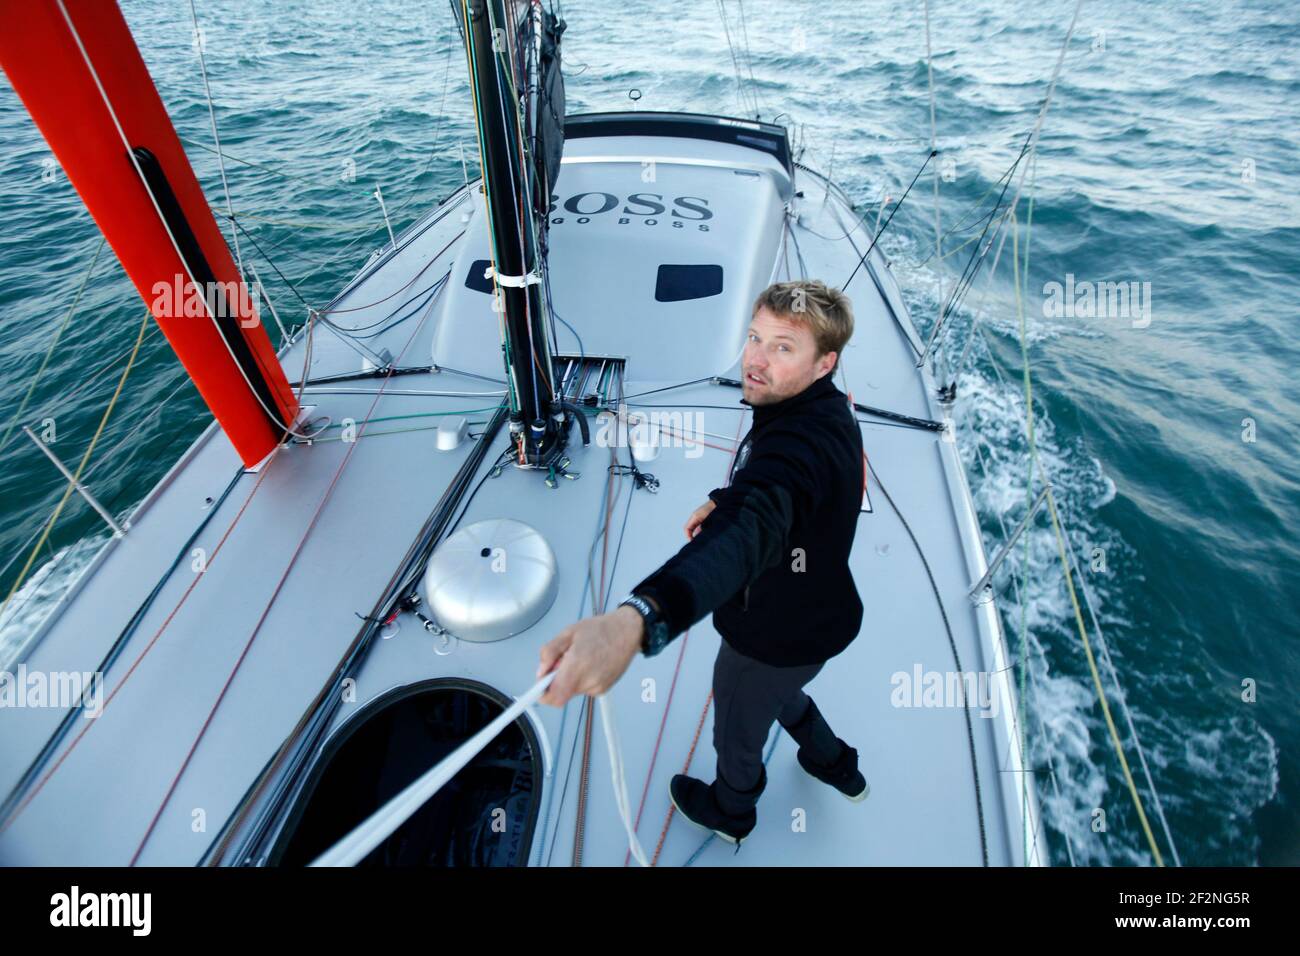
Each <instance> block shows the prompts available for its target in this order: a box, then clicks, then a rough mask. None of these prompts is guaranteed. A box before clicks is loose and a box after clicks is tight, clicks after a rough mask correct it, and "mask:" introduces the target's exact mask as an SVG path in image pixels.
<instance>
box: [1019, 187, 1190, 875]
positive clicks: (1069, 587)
mask: <svg viewBox="0 0 1300 956" xmlns="http://www.w3.org/2000/svg"><path fill="white" fill-rule="evenodd" d="M1010 218H1011V259H1012V262H1014V263H1015V287H1016V311H1017V312H1018V313H1019V318H1020V349H1021V354H1022V355H1023V357H1024V369H1025V418H1026V424H1027V426H1028V437H1029V460H1030V474H1031V475H1032V474H1033V470H1034V468H1035V467H1036V466H1037V464H1038V443H1037V441H1036V440H1035V438H1034V405H1033V397H1034V396H1033V386H1032V384H1031V380H1030V376H1029V351H1028V348H1029V346H1028V342H1027V340H1026V336H1025V315H1024V303H1023V301H1022V299H1021V296H1020V252H1019V229H1018V223H1017V221H1016V214H1015V210H1014V209H1013V210H1012V211H1011V215H1010ZM1026 238H1027V237H1026ZM1025 273H1026V274H1025V278H1026V279H1028V277H1029V276H1028V268H1026V270H1025ZM1039 471H1040V472H1041V474H1042V476H1043V483H1044V484H1046V485H1047V508H1048V512H1049V513H1050V514H1051V516H1052V529H1053V531H1054V532H1055V534H1056V547H1057V551H1058V552H1059V554H1060V558H1061V568H1062V570H1063V571H1064V572H1065V589H1066V591H1068V592H1069V595H1070V606H1071V607H1072V608H1073V610H1074V620H1075V623H1076V624H1077V625H1078V627H1079V637H1080V639H1081V640H1082V641H1083V652H1084V655H1085V656H1086V657H1087V658H1088V669H1089V670H1090V671H1091V672H1092V685H1093V688H1094V689H1095V690H1096V692H1097V702H1098V703H1099V704H1101V712H1102V715H1103V716H1104V717H1105V718H1106V729H1107V730H1108V731H1109V732H1110V739H1111V742H1112V743H1113V744H1114V745H1115V753H1116V754H1117V755H1118V756H1119V765H1120V768H1121V769H1122V770H1123V771H1124V782H1125V783H1126V784H1127V785H1128V791H1129V794H1130V795H1131V796H1132V798H1133V806H1134V807H1136V808H1137V814H1138V820H1139V822H1141V824H1142V832H1143V833H1145V834H1146V838H1147V844H1148V845H1149V846H1150V847H1151V854H1152V856H1154V857H1155V861H1156V866H1164V865H1165V861H1164V857H1163V856H1161V855H1160V847H1159V846H1157V845H1156V838H1155V834H1154V833H1152V832H1151V824H1150V822H1149V821H1148V820H1147V815H1146V811H1145V810H1144V809H1143V807H1142V797H1141V796H1140V795H1139V794H1138V791H1137V784H1135V783H1134V781H1133V773H1132V771H1131V770H1129V765H1128V758H1127V757H1125V756H1124V745H1123V744H1121V743H1120V739H1119V732H1118V731H1117V730H1116V729H1115V720H1114V718H1113V717H1111V713H1110V704H1109V703H1107V701H1106V691H1105V688H1103V687H1102V685H1101V674H1100V673H1099V672H1098V670H1097V661H1096V659H1095V658H1094V657H1093V654H1092V644H1091V642H1090V641H1089V640H1088V628H1087V627H1086V626H1085V625H1084V623H1083V611H1082V610H1081V609H1080V608H1079V598H1078V596H1077V595H1076V594H1075V592H1074V577H1073V575H1072V574H1071V573H1070V562H1069V559H1068V558H1067V557H1066V552H1065V536H1064V535H1063V534H1062V532H1061V522H1060V519H1059V518H1058V516H1057V513H1056V499H1055V498H1054V496H1053V494H1052V480H1051V478H1050V477H1049V476H1048V474H1047V472H1046V470H1044V469H1039ZM1031 491H1032V489H1031Z"/></svg>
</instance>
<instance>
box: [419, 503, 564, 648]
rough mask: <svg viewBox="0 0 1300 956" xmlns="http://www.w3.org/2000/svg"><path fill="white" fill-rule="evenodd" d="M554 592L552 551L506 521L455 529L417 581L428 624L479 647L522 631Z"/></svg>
mask: <svg viewBox="0 0 1300 956" xmlns="http://www.w3.org/2000/svg"><path fill="white" fill-rule="evenodd" d="M558 591H559V578H558V575H557V568H556V562H555V552H554V551H552V550H551V546H550V545H549V544H547V543H546V539H545V538H543V537H542V535H541V533H540V532H538V531H537V529H536V528H533V527H530V526H529V525H526V524H524V523H523V522H522V521H515V520H513V519H511V518H489V519H488V520H486V521H476V522H475V523H474V524H471V525H468V526H466V527H464V528H461V529H460V530H459V531H457V532H456V533H455V534H453V535H451V536H450V537H449V538H447V540H446V541H444V542H443V543H442V544H440V545H439V546H438V548H437V550H435V551H434V552H433V556H432V557H431V558H430V559H429V565H428V567H427V568H426V569H425V572H424V578H423V579H422V580H421V581H420V596H421V597H422V598H423V599H424V603H425V606H426V607H428V608H429V609H430V611H431V612H432V616H433V619H434V620H435V621H437V622H438V624H440V625H442V626H443V627H445V628H446V629H447V630H448V631H450V632H451V633H452V634H454V635H455V636H456V637H458V638H460V639H461V640H463V641H476V642H480V643H486V642H488V641H500V640H503V639H504V638H507V637H510V636H512V635H514V634H518V633H520V632H522V631H526V630H527V629H528V628H530V627H532V626H533V625H534V624H536V623H537V622H538V621H539V620H540V619H541V618H542V616H543V615H544V614H545V613H546V612H547V611H549V610H550V609H551V605H552V604H553V603H554V602H555V595H556V593H557V592H558Z"/></svg>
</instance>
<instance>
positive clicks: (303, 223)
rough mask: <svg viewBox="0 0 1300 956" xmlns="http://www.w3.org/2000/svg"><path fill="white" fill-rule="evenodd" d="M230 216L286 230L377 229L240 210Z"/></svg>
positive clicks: (373, 226)
mask: <svg viewBox="0 0 1300 956" xmlns="http://www.w3.org/2000/svg"><path fill="white" fill-rule="evenodd" d="M212 211H213V212H220V213H223V214H226V211H225V210H224V209H222V208H221V207H220V206H212ZM230 215H234V216H237V217H238V218H240V219H251V220H253V221H254V222H264V223H266V224H267V225H268V226H283V227H284V228H286V229H326V230H334V231H335V232H374V231H375V229H376V228H377V227H376V226H375V225H374V224H373V223H366V224H364V225H362V224H357V225H355V226H354V225H349V224H347V223H328V222H308V221H307V220H305V219H271V218H270V217H269V216H262V215H258V214H257V213H253V212H249V211H248V210H247V209H240V210H239V211H238V212H236V211H235V210H233V209H232V210H230V213H229V214H226V218H230Z"/></svg>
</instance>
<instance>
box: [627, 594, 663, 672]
mask: <svg viewBox="0 0 1300 956" xmlns="http://www.w3.org/2000/svg"><path fill="white" fill-rule="evenodd" d="M624 604H626V605H627V606H628V607H630V608H632V609H633V610H634V611H636V612H637V613H638V614H640V615H641V619H642V620H643V621H644V622H645V634H644V635H642V637H641V653H642V654H644V655H645V656H646V657H654V656H655V655H656V654H658V653H659V652H660V651H662V650H663V649H664V648H665V647H667V646H668V643H669V641H668V622H667V621H665V620H664V618H663V615H662V614H660V613H659V612H658V611H656V610H655V609H654V605H652V604H651V603H650V602H649V601H647V600H646V599H645V598H643V597H641V596H640V595H638V594H630V595H628V597H627V598H626V599H624V600H623V601H622V602H621V603H620V604H619V607H622V606H623V605H624Z"/></svg>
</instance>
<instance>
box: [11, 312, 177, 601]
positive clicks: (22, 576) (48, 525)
mask: <svg viewBox="0 0 1300 956" xmlns="http://www.w3.org/2000/svg"><path fill="white" fill-rule="evenodd" d="M152 317H153V315H152V313H150V312H148V311H146V312H145V314H144V321H142V322H141V323H140V332H139V334H137V335H136V339H135V348H133V349H132V350H131V358H130V359H129V360H128V361H127V363H126V368H124V369H123V370H122V377H121V378H120V379H118V382H117V388H116V389H115V390H114V391H113V397H112V398H110V399H109V400H108V407H107V408H105V409H104V415H103V417H102V418H100V420H99V427H98V428H96V429H95V434H94V436H93V437H92V438H91V439H90V444H89V445H88V446H87V447H86V451H85V454H83V455H82V456H81V461H80V462H79V463H78V464H77V470H76V472H74V473H73V475H72V480H71V481H69V482H68V487H67V488H65V489H64V491H63V497H62V498H60V499H59V503H58V505H56V506H55V508H54V513H53V514H51V515H50V517H49V518H48V519H47V520H46V522H45V530H44V531H43V532H42V533H41V539H40V540H39V541H37V542H36V546H35V547H34V548H32V553H31V554H29V555H28V556H27V563H26V564H24V565H23V569H22V570H21V571H19V572H18V577H17V578H15V579H14V583H13V585H12V586H11V587H10V588H9V593H8V594H7V595H5V602H4V604H3V605H0V618H3V617H4V612H5V611H7V610H8V609H9V602H10V601H12V600H13V597H14V595H15V594H16V593H18V589H19V588H20V587H22V584H23V582H24V581H25V580H26V579H27V573H28V572H29V571H31V569H32V564H33V563H34V562H35V561H36V556H37V555H38V554H40V552H41V548H42V547H44V546H45V542H46V541H47V540H49V537H50V532H51V531H52V530H53V529H54V523H55V522H56V521H58V520H59V515H60V514H62V513H63V508H64V506H65V505H66V504H67V503H68V499H69V498H71V497H72V492H73V491H75V490H76V487H77V482H78V481H80V480H81V473H82V471H83V470H85V467H86V463H87V462H89V461H90V456H91V454H92V453H93V452H94V450H95V445H96V443H98V441H99V436H100V435H102V434H103V433H104V426H105V425H107V424H108V419H109V416H110V415H112V414H113V406H114V405H116V404H117V399H118V397H119V396H120V395H121V394H122V386H124V385H125V384H126V378H127V376H128V375H130V374H131V367H132V366H133V365H134V364H135V359H136V356H137V355H138V354H139V353H140V343H141V342H143V341H144V333H145V329H147V328H148V327H149V320H150V319H151V318H152Z"/></svg>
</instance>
